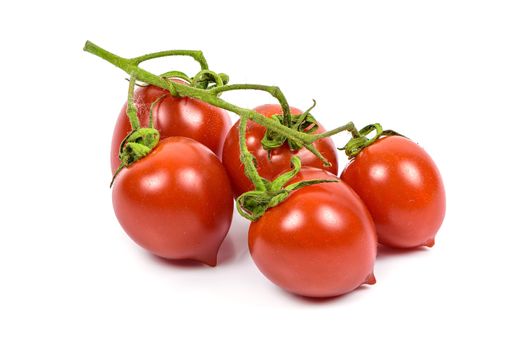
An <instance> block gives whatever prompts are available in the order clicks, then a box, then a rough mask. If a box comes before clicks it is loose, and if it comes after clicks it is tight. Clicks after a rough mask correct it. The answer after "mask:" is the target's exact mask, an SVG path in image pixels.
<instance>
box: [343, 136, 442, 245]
mask: <svg viewBox="0 0 524 350" xmlns="http://www.w3.org/2000/svg"><path fill="white" fill-rule="evenodd" d="M341 178H342V180H343V181H344V182H346V183H347V184H349V185H350V186H351V187H352V188H353V189H354V190H355V191H356V192H357V193H358V194H359V196H360V197H361V198H362V200H363V201H364V203H365V204H366V206H367V208H368V209H369V212H370V213H371V216H372V217H373V220H374V222H375V225H376V227H377V235H378V240H379V242H380V243H382V244H384V245H387V246H390V247H395V248H414V247H419V246H424V245H425V246H429V247H431V246H433V244H434V239H435V235H436V233H437V231H438V229H439V228H440V225H441V224H442V221H443V220H444V214H445V211H446V195H445V191H444V184H443V182H442V178H441V176H440V173H439V170H438V169H437V166H436V165H435V163H434V162H433V160H432V159H431V157H430V156H429V155H428V154H427V153H426V152H425V151H424V150H423V149H422V148H421V147H420V146H418V145H417V144H416V143H414V142H413V141H411V140H409V139H407V138H404V137H401V136H388V137H385V138H382V139H380V140H378V141H377V142H375V143H374V144H372V145H371V146H369V147H367V148H365V149H364V150H363V151H361V152H360V153H359V154H358V155H357V157H356V158H355V159H354V160H353V161H352V162H351V163H350V164H348V166H347V167H346V169H344V171H343V172H342V174H341Z"/></svg>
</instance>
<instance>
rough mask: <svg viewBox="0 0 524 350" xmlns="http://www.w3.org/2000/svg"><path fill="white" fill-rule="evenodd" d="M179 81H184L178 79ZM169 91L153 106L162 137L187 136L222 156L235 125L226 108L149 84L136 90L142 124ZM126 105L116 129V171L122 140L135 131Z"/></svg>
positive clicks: (113, 164)
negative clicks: (151, 109) (232, 123)
mask: <svg viewBox="0 0 524 350" xmlns="http://www.w3.org/2000/svg"><path fill="white" fill-rule="evenodd" d="M177 82H181V81H178V80H177ZM163 95H167V96H166V97H165V98H163V99H162V100H160V101H159V102H158V103H157V104H156V106H154V107H153V122H154V127H155V128H156V129H157V130H158V131H159V132H160V138H161V139H162V138H165V137H169V136H185V137H189V138H191V139H194V140H196V141H198V142H200V143H202V144H203V145H205V146H207V147H208V148H209V149H210V150H211V151H213V152H214V153H215V154H216V155H217V156H218V157H219V158H220V157H221V155H222V146H223V144H224V140H225V138H226V134H227V132H228V130H229V128H230V127H231V118H230V117H229V114H228V113H227V112H226V111H224V110H223V109H220V108H217V107H215V106H212V105H210V104H207V103H205V102H202V101H199V100H196V99H192V98H190V97H174V96H171V95H170V94H169V92H168V91H167V90H164V89H161V88H159V87H156V86H153V85H148V86H146V87H140V88H138V89H136V91H135V100H134V101H135V105H136V107H137V114H138V118H139V120H140V124H141V126H142V127H146V126H147V124H148V121H149V111H150V108H151V104H152V103H153V102H155V101H156V100H157V99H158V98H159V97H160V96H163ZM126 108H127V105H124V107H123V108H122V111H121V112H120V115H119V116H118V119H117V122H116V125H115V129H114V131H113V141H112V144H111V170H112V172H113V173H114V172H115V171H116V169H117V168H118V166H119V165H120V160H119V159H118V151H119V148H120V143H121V142H122V140H123V139H124V138H125V137H126V135H127V134H128V133H129V132H130V131H131V126H130V124H129V119H128V117H127V113H126Z"/></svg>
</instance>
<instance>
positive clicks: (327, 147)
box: [222, 105, 338, 196]
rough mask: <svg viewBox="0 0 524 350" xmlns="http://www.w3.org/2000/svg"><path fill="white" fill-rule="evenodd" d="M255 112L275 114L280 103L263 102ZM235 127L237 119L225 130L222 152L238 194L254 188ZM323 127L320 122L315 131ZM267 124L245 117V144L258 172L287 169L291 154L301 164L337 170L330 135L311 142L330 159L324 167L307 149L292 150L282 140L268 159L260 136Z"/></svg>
mask: <svg viewBox="0 0 524 350" xmlns="http://www.w3.org/2000/svg"><path fill="white" fill-rule="evenodd" d="M254 110H255V111H256V112H258V113H260V114H262V115H264V116H266V117H270V116H272V115H275V114H281V113H282V109H281V107H280V105H262V106H259V107H257V108H255V109H254ZM301 113H302V111H300V110H299V109H297V108H294V107H291V114H301ZM238 128H239V122H237V123H236V124H235V125H233V127H232V128H231V130H230V131H229V133H228V134H227V137H226V141H225V142H224V149H223V152H222V162H223V163H224V166H225V167H226V170H227V173H228V175H229V178H230V179H231V184H232V187H233V192H234V193H235V196H239V195H241V194H242V193H244V192H247V191H250V190H252V189H253V185H252V184H251V182H250V181H249V179H248V178H247V177H246V176H245V174H244V166H243V165H242V163H241V162H240V147H239V142H238V141H239V139H238ZM323 131H325V130H324V129H323V128H322V126H320V127H319V129H318V130H317V131H316V132H317V133H318V132H323ZM265 132H266V128H265V127H263V126H261V125H259V124H257V123H255V122H251V121H248V124H247V132H246V141H247V148H248V149H249V151H250V152H251V154H253V156H255V158H256V163H257V170H258V172H259V173H260V175H261V176H262V177H264V178H266V179H268V180H274V179H275V178H276V177H277V176H278V175H279V174H280V173H282V172H283V171H286V170H290V168H291V166H290V164H291V157H292V156H293V155H297V156H299V157H300V159H301V160H302V165H304V166H312V167H316V168H321V169H325V170H327V171H329V172H331V173H333V174H337V172H338V162H337V152H336V148H335V145H334V144H333V141H332V140H331V139H330V138H324V139H321V140H318V141H316V142H315V143H314V145H315V146H316V147H317V149H318V150H319V151H320V153H321V154H323V155H324V156H325V157H326V158H327V159H328V160H329V162H330V163H331V166H330V167H324V166H323V164H322V162H321V161H320V159H318V158H317V157H316V156H315V155H313V154H312V153H311V152H309V151H308V150H307V149H305V148H302V149H301V150H299V151H294V152H292V151H291V150H290V149H289V146H288V145H287V143H286V144H284V145H283V146H282V147H280V148H278V149H274V150H272V151H271V158H270V159H268V156H267V151H266V150H265V149H264V148H263V147H262V144H261V140H262V139H263V138H264V134H265Z"/></svg>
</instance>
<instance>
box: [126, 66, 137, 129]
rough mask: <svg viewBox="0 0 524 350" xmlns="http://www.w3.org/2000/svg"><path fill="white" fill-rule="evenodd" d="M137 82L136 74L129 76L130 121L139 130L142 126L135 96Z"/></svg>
mask: <svg viewBox="0 0 524 350" xmlns="http://www.w3.org/2000/svg"><path fill="white" fill-rule="evenodd" d="M135 83H136V78H135V76H134V75H131V76H130V77H129V89H128V90H127V110H126V112H127V117H128V118H129V123H130V124H131V129H132V130H137V129H138V128H140V121H139V120H138V115H137V111H136V106H135V102H134V96H135Z"/></svg>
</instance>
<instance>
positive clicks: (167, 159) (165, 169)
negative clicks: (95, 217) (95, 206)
mask: <svg viewBox="0 0 524 350" xmlns="http://www.w3.org/2000/svg"><path fill="white" fill-rule="evenodd" d="M113 207H114V209H115V214H116V216H117V218H118V221H119V222H120V224H121V225H122V227H123V228H124V230H125V231H126V232H127V234H128V235H129V236H130V237H131V238H132V239H133V240H134V241H135V242H136V243H138V244H139V245H140V246H142V247H143V248H145V249H146V250H148V251H149V252H151V253H153V254H155V255H158V256H160V257H163V258H167V259H193V260H198V261H201V262H203V263H206V264H208V265H211V266H215V265H216V257H217V252H218V248H219V247H220V245H221V243H222V241H223V240H224V238H225V236H226V234H227V232H228V230H229V226H230V224H231V218H232V211H233V194H232V192H231V187H230V185H229V179H228V177H227V174H226V171H225V169H224V167H223V166H222V164H221V163H220V160H219V159H218V158H217V157H216V155H215V154H213V152H211V151H210V150H209V149H208V148H206V147H205V146H203V145H202V144H200V143H198V142H196V141H194V140H191V139H188V138H185V137H169V138H166V139H164V140H161V141H160V142H159V144H158V146H157V147H156V148H155V149H154V150H153V151H152V152H151V153H150V154H148V155H147V156H146V157H144V158H142V159H140V160H139V161H137V162H135V163H134V164H132V165H131V166H129V167H128V168H124V169H123V170H122V171H121V172H120V174H118V176H117V177H116V180H115V182H114V185H113Z"/></svg>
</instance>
